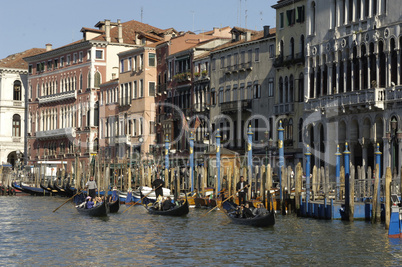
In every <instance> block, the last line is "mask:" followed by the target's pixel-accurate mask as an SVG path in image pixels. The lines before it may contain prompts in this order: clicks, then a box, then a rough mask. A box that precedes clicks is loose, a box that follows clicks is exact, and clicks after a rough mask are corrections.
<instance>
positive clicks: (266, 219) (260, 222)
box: [223, 201, 275, 227]
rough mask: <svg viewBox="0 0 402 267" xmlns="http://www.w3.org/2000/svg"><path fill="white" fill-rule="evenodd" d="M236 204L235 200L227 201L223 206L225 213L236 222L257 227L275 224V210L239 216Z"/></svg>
mask: <svg viewBox="0 0 402 267" xmlns="http://www.w3.org/2000/svg"><path fill="white" fill-rule="evenodd" d="M235 205H236V204H234V203H233V202H232V203H230V201H226V202H225V203H224V204H223V208H224V209H225V210H226V212H225V214H226V215H227V216H228V217H229V219H230V220H231V221H232V222H233V223H235V224H241V225H250V226H255V227H268V226H273V225H274V224H275V213H274V212H273V211H267V213H266V214H264V215H258V216H256V217H252V218H238V217H236V214H235V212H234V208H235Z"/></svg>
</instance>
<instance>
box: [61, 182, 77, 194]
mask: <svg viewBox="0 0 402 267" xmlns="http://www.w3.org/2000/svg"><path fill="white" fill-rule="evenodd" d="M64 190H66V192H67V193H68V194H69V195H70V197H72V196H74V195H75V194H76V193H77V189H76V188H74V187H71V185H70V182H69V181H67V184H66V186H64Z"/></svg>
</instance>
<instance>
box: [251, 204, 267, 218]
mask: <svg viewBox="0 0 402 267" xmlns="http://www.w3.org/2000/svg"><path fill="white" fill-rule="evenodd" d="M266 213H267V210H266V209H265V208H264V205H263V204H262V203H258V204H257V208H256V209H254V210H253V215H254V216H255V217H257V216H264V215H265V214H266Z"/></svg>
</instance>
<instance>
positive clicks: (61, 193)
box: [53, 181, 73, 197]
mask: <svg viewBox="0 0 402 267" xmlns="http://www.w3.org/2000/svg"><path fill="white" fill-rule="evenodd" d="M53 188H54V189H55V190H57V194H58V195H59V196H62V197H72V196H73V195H70V194H69V193H68V192H67V191H66V190H65V189H64V186H59V185H58V184H57V182H56V181H55V182H54V184H53Z"/></svg>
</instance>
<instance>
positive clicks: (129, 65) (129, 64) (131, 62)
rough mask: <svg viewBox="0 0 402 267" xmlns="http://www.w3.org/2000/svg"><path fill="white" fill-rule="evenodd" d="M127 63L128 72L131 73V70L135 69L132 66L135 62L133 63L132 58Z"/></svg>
mask: <svg viewBox="0 0 402 267" xmlns="http://www.w3.org/2000/svg"><path fill="white" fill-rule="evenodd" d="M127 63H128V66H127V70H128V71H131V69H132V67H133V66H132V64H133V61H132V59H131V57H129V58H128V62H127Z"/></svg>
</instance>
